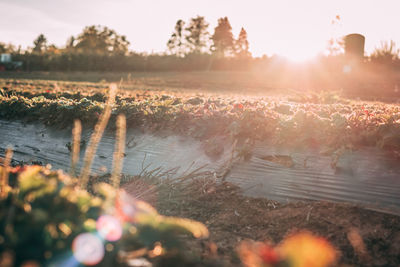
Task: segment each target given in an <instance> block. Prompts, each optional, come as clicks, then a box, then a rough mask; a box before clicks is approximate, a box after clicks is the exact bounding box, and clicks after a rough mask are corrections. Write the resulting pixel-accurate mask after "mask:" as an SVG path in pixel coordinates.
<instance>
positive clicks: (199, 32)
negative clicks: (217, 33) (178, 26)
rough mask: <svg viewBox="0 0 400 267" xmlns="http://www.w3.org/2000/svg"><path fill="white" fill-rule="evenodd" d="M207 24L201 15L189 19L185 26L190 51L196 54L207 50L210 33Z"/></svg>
mask: <svg viewBox="0 0 400 267" xmlns="http://www.w3.org/2000/svg"><path fill="white" fill-rule="evenodd" d="M208 25H209V24H208V23H207V22H206V21H205V19H204V17H201V16H197V17H196V18H192V19H191V20H190V22H189V25H188V27H187V28H186V31H187V32H188V34H187V36H186V37H185V39H186V41H187V45H188V50H189V51H190V52H192V53H197V54H201V53H207V52H209V41H210V38H209V35H210V34H209V32H208Z"/></svg>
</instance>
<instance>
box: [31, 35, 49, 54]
mask: <svg viewBox="0 0 400 267" xmlns="http://www.w3.org/2000/svg"><path fill="white" fill-rule="evenodd" d="M33 45H34V47H33V52H35V53H43V52H44V51H45V50H46V47H47V38H46V37H45V36H44V35H43V34H40V35H39V36H38V37H37V38H36V39H35V40H34V41H33Z"/></svg>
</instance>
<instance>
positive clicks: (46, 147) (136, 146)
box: [0, 120, 400, 214]
mask: <svg viewBox="0 0 400 267" xmlns="http://www.w3.org/2000/svg"><path fill="white" fill-rule="evenodd" d="M89 138H90V132H88V131H86V132H84V133H83V134H82V139H83V140H86V141H87V143H88V141H89ZM132 138H133V140H132ZM70 141H71V133H70V130H54V129H50V128H47V127H45V126H43V125H41V124H24V123H21V122H15V121H14V122H10V121H1V120H0V155H3V154H4V150H5V148H6V147H7V146H8V145H11V146H12V147H13V148H14V157H13V158H14V159H15V160H17V161H24V162H28V163H29V162H32V161H40V162H42V163H43V164H51V165H52V166H53V168H60V169H63V170H66V171H68V169H69V166H70V153H69V151H68V149H67V147H66V144H67V143H68V142H70ZM127 142H129V148H128V147H127V148H126V157H125V158H124V169H123V172H124V173H125V174H130V175H136V174H139V173H140V172H141V171H142V170H143V168H145V167H146V166H148V169H150V170H151V169H154V168H157V167H161V168H162V169H163V170H169V169H175V170H176V175H179V174H181V173H183V172H187V171H191V170H195V169H197V168H199V167H202V166H204V167H203V169H202V170H207V171H211V172H214V171H218V170H220V169H221V167H222V166H224V163H225V162H226V161H227V160H229V157H230V155H231V151H230V149H229V147H228V148H226V147H225V151H224V153H223V154H222V155H221V156H220V157H219V158H218V159H215V158H210V157H208V156H207V155H206V154H205V152H204V149H203V147H202V144H201V142H199V141H197V140H195V139H192V138H189V137H179V136H168V137H161V136H156V135H149V134H143V133H140V132H138V131H128V133H127ZM83 150H84V148H83ZM113 151H114V133H106V134H105V135H104V136H103V138H102V140H101V143H100V145H99V148H98V151H97V154H96V157H95V160H94V163H93V166H92V171H93V172H94V173H102V172H103V171H104V170H103V171H101V169H104V167H106V168H107V169H108V170H110V168H111V164H112V155H113ZM277 155H278V156H282V157H284V158H287V159H290V160H291V164H290V166H288V165H285V164H281V163H280V162H279V161H275V160H271V158H272V159H273V157H274V156H277ZM83 156H84V151H81V158H82V157H83ZM399 165H400V164H398V161H396V160H395V159H394V158H393V157H390V156H388V155H386V154H385V153H384V152H383V151H381V150H379V149H375V148H369V149H364V150H360V151H355V152H351V153H350V152H348V153H346V154H344V155H343V156H341V157H340V160H339V162H338V168H337V169H335V170H334V169H332V167H331V157H329V156H321V155H319V154H318V153H317V152H315V151H296V152H294V151H290V150H285V149H278V148H271V147H269V146H268V145H266V144H262V143H259V144H256V146H255V149H254V150H253V151H252V157H251V158H250V159H249V160H248V161H240V162H238V163H236V164H235V165H234V166H233V167H232V169H231V171H230V172H229V174H228V176H227V177H226V180H227V181H230V182H232V183H234V184H237V185H238V186H240V187H242V188H243V191H244V193H245V194H246V195H249V196H253V197H266V198H269V199H273V200H277V201H280V202H288V201H295V200H327V201H336V202H351V203H356V204H359V205H362V206H364V207H368V208H372V209H378V210H382V211H386V212H390V213H395V214H400V166H399ZM78 167H79V166H78Z"/></svg>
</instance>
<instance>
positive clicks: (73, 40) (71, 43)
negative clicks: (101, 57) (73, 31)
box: [65, 36, 76, 49]
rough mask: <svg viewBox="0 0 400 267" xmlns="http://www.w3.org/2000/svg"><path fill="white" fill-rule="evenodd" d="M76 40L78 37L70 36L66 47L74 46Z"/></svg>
mask: <svg viewBox="0 0 400 267" xmlns="http://www.w3.org/2000/svg"><path fill="white" fill-rule="evenodd" d="M75 41H76V39H75V37H74V36H71V37H69V38H68V40H67V44H66V45H65V48H66V49H72V48H74V44H75Z"/></svg>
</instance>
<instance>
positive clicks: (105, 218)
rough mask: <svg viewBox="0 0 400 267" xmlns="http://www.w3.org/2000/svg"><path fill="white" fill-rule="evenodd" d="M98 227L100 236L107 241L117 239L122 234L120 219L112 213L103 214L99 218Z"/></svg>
mask: <svg viewBox="0 0 400 267" xmlns="http://www.w3.org/2000/svg"><path fill="white" fill-rule="evenodd" d="M96 229H97V231H98V232H99V234H100V236H101V237H102V238H104V239H105V240H107V241H111V242H114V241H117V240H118V239H120V238H121V236H122V225H121V223H120V221H119V220H118V219H117V218H115V217H113V216H111V215H102V216H100V218H99V219H98V220H97V224H96Z"/></svg>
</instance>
